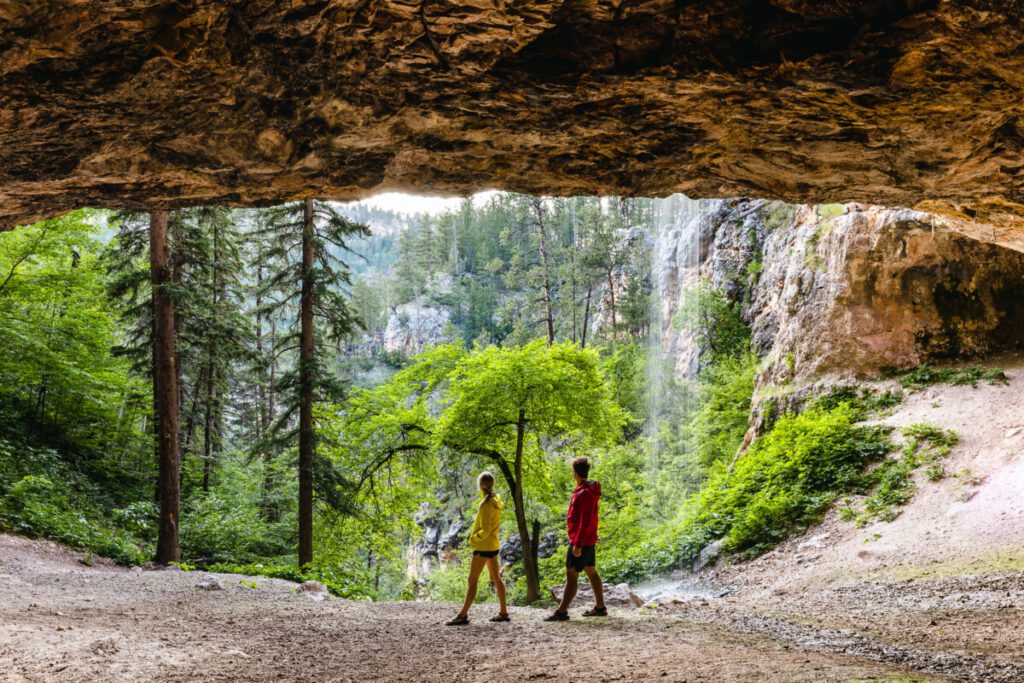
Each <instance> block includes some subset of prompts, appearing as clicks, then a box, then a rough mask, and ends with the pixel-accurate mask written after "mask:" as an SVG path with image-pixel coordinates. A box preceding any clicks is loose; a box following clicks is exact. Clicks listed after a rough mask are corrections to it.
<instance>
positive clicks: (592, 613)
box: [583, 607, 608, 617]
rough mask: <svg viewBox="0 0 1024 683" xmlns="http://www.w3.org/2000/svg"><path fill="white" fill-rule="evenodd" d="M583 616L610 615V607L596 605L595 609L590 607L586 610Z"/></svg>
mask: <svg viewBox="0 0 1024 683" xmlns="http://www.w3.org/2000/svg"><path fill="white" fill-rule="evenodd" d="M583 616H585V617H606V616H608V608H607V607H594V608H593V609H588V610H587V611H586V612H584V613H583Z"/></svg>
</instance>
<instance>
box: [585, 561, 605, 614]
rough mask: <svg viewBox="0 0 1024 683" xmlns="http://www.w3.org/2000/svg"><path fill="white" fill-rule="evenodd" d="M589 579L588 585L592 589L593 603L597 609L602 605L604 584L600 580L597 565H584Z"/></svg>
mask: <svg viewBox="0 0 1024 683" xmlns="http://www.w3.org/2000/svg"><path fill="white" fill-rule="evenodd" d="M583 571H585V572H586V573H587V578H588V579H590V587H591V588H592V589H594V605H595V606H596V607H597V609H601V608H602V607H604V584H603V583H602V582H601V575H600V574H598V573H597V567H584V568H583Z"/></svg>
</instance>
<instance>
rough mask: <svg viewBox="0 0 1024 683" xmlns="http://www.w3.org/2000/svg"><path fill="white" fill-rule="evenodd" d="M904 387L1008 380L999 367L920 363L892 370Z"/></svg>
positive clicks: (972, 383) (997, 382)
mask: <svg viewBox="0 0 1024 683" xmlns="http://www.w3.org/2000/svg"><path fill="white" fill-rule="evenodd" d="M889 374H891V375H893V376H895V377H896V378H897V379H898V381H899V383H900V385H902V386H903V388H904V389H910V390H913V391H916V390H919V389H924V388H925V387H929V386H931V385H933V384H952V385H954V386H964V385H970V386H972V387H976V386H978V382H982V381H983V382H987V383H988V384H1006V383H1007V382H1008V381H1009V380H1008V379H1007V377H1006V373H1005V372H1004V371H1003V370H1001V369H999V368H991V369H985V368H983V367H982V366H980V365H971V366H967V367H962V368H955V367H945V368H935V367H931V366H929V365H921V366H918V367H916V368H914V369H913V370H910V371H908V372H902V373H900V372H892V371H890V373H889Z"/></svg>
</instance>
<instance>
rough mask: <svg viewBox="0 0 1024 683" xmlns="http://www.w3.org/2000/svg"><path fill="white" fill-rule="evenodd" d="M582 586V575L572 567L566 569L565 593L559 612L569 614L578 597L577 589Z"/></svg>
mask: <svg viewBox="0 0 1024 683" xmlns="http://www.w3.org/2000/svg"><path fill="white" fill-rule="evenodd" d="M579 585H580V574H579V572H578V571H576V570H575V569H573V568H572V567H566V569H565V591H564V592H563V593H562V602H560V603H559V604H558V610H557V611H558V612H568V611H569V605H570V604H571V603H572V599H573V598H575V597H576V589H577V588H579Z"/></svg>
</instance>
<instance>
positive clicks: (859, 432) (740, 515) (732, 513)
mask: <svg viewBox="0 0 1024 683" xmlns="http://www.w3.org/2000/svg"><path fill="white" fill-rule="evenodd" d="M858 417H859V416H858V412H857V410H856V409H855V408H853V407H851V406H850V405H848V404H840V405H838V406H836V407H835V408H833V409H832V410H820V409H813V408H812V409H809V410H807V411H805V412H803V413H801V414H800V415H797V416H792V415H784V416H783V417H781V418H780V419H779V421H778V422H777V423H776V424H775V426H774V428H773V429H772V431H771V432H769V433H768V434H766V435H764V436H763V437H761V438H760V439H759V440H757V441H756V442H755V443H754V445H753V446H752V447H751V448H750V450H749V451H748V452H747V453H746V454H745V455H744V456H743V457H741V458H740V460H739V462H738V463H737V465H736V468H735V471H733V472H732V473H729V472H728V471H726V470H720V471H719V473H718V474H717V475H716V476H713V477H712V479H711V480H710V481H709V482H708V485H707V487H706V488H705V489H704V490H703V491H702V492H701V493H700V494H699V495H698V497H697V500H696V501H695V505H694V512H693V516H692V517H691V518H690V519H692V524H693V527H694V528H693V529H692V530H690V534H689V535H690V536H691V538H694V539H699V540H700V542H701V544H703V543H704V542H708V541H710V540H714V539H717V538H725V545H724V548H725V549H726V550H729V551H751V552H760V551H763V550H765V549H767V548H769V547H771V546H772V545H774V544H775V543H778V542H779V541H781V540H782V539H784V538H785V537H786V536H787V535H789V534H790V533H792V532H793V531H795V530H799V529H802V528H805V527H807V526H808V525H809V524H811V523H813V522H815V521H817V519H819V518H820V516H821V515H822V514H823V513H824V512H825V510H827V509H828V507H829V506H830V505H831V504H832V502H833V501H834V500H835V499H836V498H837V497H838V496H839V495H840V494H842V493H844V492H846V491H849V490H853V489H857V488H860V487H862V486H863V478H862V471H863V469H864V467H865V466H866V465H867V464H868V463H870V462H873V461H877V460H879V459H881V458H882V457H883V456H884V455H885V453H886V452H887V451H888V450H889V449H890V447H891V446H890V444H889V441H888V438H887V437H886V436H885V429H883V428H881V427H863V426H858V425H857V424H856V421H857V419H858ZM695 532H696V533H695ZM691 542H692V541H691ZM693 549H694V550H696V548H695V547H694V548H693Z"/></svg>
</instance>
